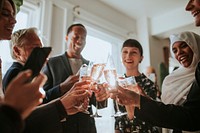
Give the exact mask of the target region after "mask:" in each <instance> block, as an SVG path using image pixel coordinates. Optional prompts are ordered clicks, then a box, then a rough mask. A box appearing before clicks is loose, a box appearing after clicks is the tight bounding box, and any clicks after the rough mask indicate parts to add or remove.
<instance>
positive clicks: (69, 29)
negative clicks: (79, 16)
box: [67, 23, 87, 35]
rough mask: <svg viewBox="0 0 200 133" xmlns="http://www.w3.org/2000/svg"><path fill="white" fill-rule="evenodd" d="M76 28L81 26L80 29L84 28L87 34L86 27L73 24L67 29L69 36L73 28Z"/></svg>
mask: <svg viewBox="0 0 200 133" xmlns="http://www.w3.org/2000/svg"><path fill="white" fill-rule="evenodd" d="M75 26H80V27H83V28H84V29H85V31H86V32H87V30H86V28H85V26H84V25H82V24H80V23H77V24H72V25H70V26H69V27H68V29H67V35H68V34H69V33H70V32H71V31H72V28H73V27H75Z"/></svg>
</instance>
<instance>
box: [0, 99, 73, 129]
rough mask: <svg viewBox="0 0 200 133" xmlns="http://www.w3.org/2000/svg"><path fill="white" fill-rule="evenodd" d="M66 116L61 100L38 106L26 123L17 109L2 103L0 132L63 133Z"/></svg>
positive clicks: (0, 106)
mask: <svg viewBox="0 0 200 133" xmlns="http://www.w3.org/2000/svg"><path fill="white" fill-rule="evenodd" d="M66 118H67V114H66V112H65V109H64V107H63V105H62V104H61V102H60V100H55V101H52V102H50V103H48V104H46V105H42V106H38V107H37V109H35V110H34V111H33V112H32V113H31V114H30V115H29V116H28V118H27V119H26V120H25V124H24V121H23V120H22V119H21V116H20V114H19V113H18V112H17V111H16V110H15V109H13V108H12V107H9V106H7V105H0V133H63V127H62V126H63V124H62V123H63V122H64V121H66ZM65 133H70V132H65Z"/></svg>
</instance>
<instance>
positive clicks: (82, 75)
mask: <svg viewBox="0 0 200 133" xmlns="http://www.w3.org/2000/svg"><path fill="white" fill-rule="evenodd" d="M89 69H90V68H89V67H88V66H87V65H86V64H83V65H82V66H81V67H80V69H79V81H84V80H87V79H89V76H90V70H89ZM88 90H89V88H88ZM88 99H89V98H88ZM88 99H85V100H84V102H83V103H81V104H80V105H77V106H75V108H77V109H78V110H80V111H81V112H83V113H85V114H90V112H89V111H88V110H87V109H84V104H85V103H87V101H88ZM88 107H89V106H88Z"/></svg>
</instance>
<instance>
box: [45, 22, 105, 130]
mask: <svg viewBox="0 0 200 133" xmlns="http://www.w3.org/2000/svg"><path fill="white" fill-rule="evenodd" d="M86 35H87V30H86V28H85V27H84V26H83V25H82V24H73V25H71V26H70V27H69V28H68V30H67V35H66V42H67V51H66V52H65V53H64V54H62V55H59V56H56V57H52V58H50V59H49V61H48V63H47V65H46V67H45V68H44V69H43V72H44V73H45V74H46V75H47V77H48V81H47V83H46V84H45V86H44V90H45V91H46V92H47V91H48V92H51V93H48V96H47V97H49V98H51V99H48V100H52V99H54V98H55V97H59V96H62V95H63V94H64V93H65V92H67V91H69V90H70V88H71V87H69V86H70V85H69V82H68V78H70V77H71V78H74V80H73V81H74V82H77V81H78V78H79V77H78V76H76V73H77V72H78V70H79V69H80V67H81V65H82V64H88V63H89V61H88V60H86V59H84V58H83V57H82V55H81V52H82V50H83V48H84V47H85V44H86ZM71 81H72V80H71ZM70 84H71V85H73V82H71V83H70ZM52 87H53V88H52ZM108 97H109V95H108V93H106V90H105V89H103V88H102V89H100V92H98V93H95V94H93V95H92V97H91V98H90V105H91V104H93V105H96V102H95V101H96V100H97V101H98V102H100V108H102V107H106V102H105V100H106V99H107V98H108ZM98 107H99V106H98ZM88 111H89V112H90V113H91V114H92V108H91V106H90V107H89V109H88ZM65 124H66V125H65V126H64V130H65V132H67V131H68V132H70V133H96V127H95V121H94V118H91V117H90V115H88V114H84V113H77V114H75V115H72V116H69V117H68V118H67V121H66V123H65ZM68 125H70V126H68Z"/></svg>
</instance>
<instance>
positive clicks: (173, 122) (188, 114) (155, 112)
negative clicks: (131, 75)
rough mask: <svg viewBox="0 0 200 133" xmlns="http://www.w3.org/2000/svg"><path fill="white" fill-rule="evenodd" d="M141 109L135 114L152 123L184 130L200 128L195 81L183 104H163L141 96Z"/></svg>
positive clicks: (198, 92) (199, 94)
mask: <svg viewBox="0 0 200 133" xmlns="http://www.w3.org/2000/svg"><path fill="white" fill-rule="evenodd" d="M140 102H141V109H136V110H135V115H136V117H138V118H139V119H141V120H144V121H146V122H149V123H152V124H153V125H156V126H160V127H165V128H171V129H177V130H185V131H195V130H200V123H199V121H200V115H199V112H200V88H199V86H198V84H197V82H196V81H195V82H194V83H193V85H192V88H191V90H190V92H189V94H188V96H187V101H186V102H185V103H184V105H183V106H178V105H173V104H167V105H165V104H163V103H161V102H157V101H153V100H150V99H148V98H146V97H142V96H141V100H140Z"/></svg>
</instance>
